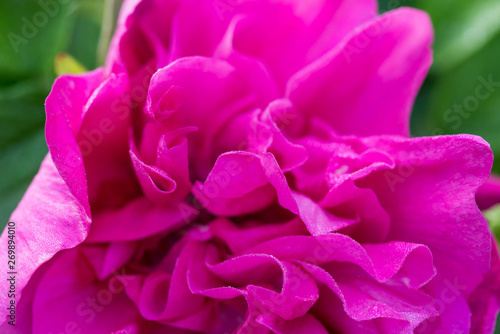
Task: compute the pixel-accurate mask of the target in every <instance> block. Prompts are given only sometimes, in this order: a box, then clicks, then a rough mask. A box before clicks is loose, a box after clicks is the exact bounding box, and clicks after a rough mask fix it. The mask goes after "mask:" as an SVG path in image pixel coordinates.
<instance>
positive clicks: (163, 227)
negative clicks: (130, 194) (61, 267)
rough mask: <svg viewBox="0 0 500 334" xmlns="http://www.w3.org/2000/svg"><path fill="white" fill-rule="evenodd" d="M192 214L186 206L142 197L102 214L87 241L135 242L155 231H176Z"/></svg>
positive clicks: (97, 216)
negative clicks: (155, 202)
mask: <svg viewBox="0 0 500 334" xmlns="http://www.w3.org/2000/svg"><path fill="white" fill-rule="evenodd" d="M195 214H196V210H195V209H194V208H193V207H191V206H190V205H189V204H187V203H180V204H179V205H175V204H172V205H163V206H158V205H155V204H154V203H152V202H151V201H149V200H147V199H146V198H144V197H140V198H137V199H135V200H132V201H130V202H129V203H128V204H127V205H126V206H125V207H123V208H120V209H115V210H108V211H103V212H101V213H99V214H97V215H96V216H95V218H94V221H93V222H92V228H91V229H90V232H89V236H88V238H87V241H88V242H110V241H131V240H139V239H142V238H145V237H148V236H151V235H154V234H156V233H159V232H166V231H168V230H174V229H177V228H179V227H181V226H183V225H185V224H186V223H187V222H189V219H190V218H191V217H192V216H193V215H195Z"/></svg>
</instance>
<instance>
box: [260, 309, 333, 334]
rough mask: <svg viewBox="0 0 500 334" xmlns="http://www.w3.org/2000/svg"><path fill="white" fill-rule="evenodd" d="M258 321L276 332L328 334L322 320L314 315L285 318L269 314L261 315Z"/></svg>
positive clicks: (282, 333) (283, 333)
mask: <svg viewBox="0 0 500 334" xmlns="http://www.w3.org/2000/svg"><path fill="white" fill-rule="evenodd" d="M257 322H259V323H261V324H262V325H264V326H266V327H268V328H269V329H271V330H273V332H274V333H276V334H303V333H310V334H328V331H327V330H326V329H325V327H323V325H322V324H321V322H320V321H318V319H316V317H314V315H311V314H306V315H304V316H303V317H300V318H297V319H294V320H291V321H290V320H289V321H286V320H283V319H281V318H280V317H277V316H272V315H269V314H264V315H261V316H260V317H258V318H257Z"/></svg>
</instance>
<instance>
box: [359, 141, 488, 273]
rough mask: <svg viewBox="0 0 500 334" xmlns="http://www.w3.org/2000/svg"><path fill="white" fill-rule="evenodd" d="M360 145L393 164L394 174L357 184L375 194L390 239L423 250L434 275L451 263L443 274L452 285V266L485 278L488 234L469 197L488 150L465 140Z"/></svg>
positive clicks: (484, 174) (482, 175)
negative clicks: (426, 249) (382, 154)
mask: <svg viewBox="0 0 500 334" xmlns="http://www.w3.org/2000/svg"><path fill="white" fill-rule="evenodd" d="M365 143H371V144H370V145H373V146H374V147H378V148H379V149H383V150H386V151H387V152H388V153H389V154H390V155H391V156H392V157H393V159H394V161H395V165H396V167H395V169H394V170H393V171H379V172H376V173H374V174H372V175H370V176H368V177H366V179H364V180H358V182H357V184H358V186H360V187H363V188H371V189H373V190H374V191H375V193H376V194H377V197H378V199H379V201H380V203H381V204H382V206H383V207H384V209H385V210H386V211H387V213H388V214H389V216H390V217H391V231H390V233H389V239H390V240H401V241H410V242H414V243H421V244H424V245H426V246H427V247H429V249H430V250H431V251H432V254H433V256H434V260H435V262H436V267H437V268H438V271H440V266H441V265H445V264H446V263H448V264H451V263H453V265H451V267H444V268H446V269H444V270H442V274H445V275H447V276H449V278H450V279H452V280H453V279H455V278H456V277H457V275H460V276H462V274H458V273H456V272H454V271H455V269H453V270H452V269H451V268H452V267H453V266H455V268H464V269H465V270H466V271H467V272H469V273H475V274H479V275H480V274H482V273H486V272H487V271H488V269H489V261H490V260H489V259H490V250H491V239H490V231H489V228H488V224H487V222H486V219H485V218H484V217H483V215H482V214H481V212H480V211H479V209H478V208H477V205H476V201H475V198H474V195H475V192H476V189H477V188H478V187H479V186H480V185H482V184H483V183H484V182H485V180H486V179H487V178H488V176H489V172H490V169H491V165H492V153H491V149H490V147H489V145H488V144H487V143H486V142H485V141H484V140H482V139H481V138H479V137H474V136H467V135H458V136H443V137H430V138H418V139H403V138H399V137H398V138H391V137H385V138H384V137H381V138H375V137H373V138H367V139H366V140H365ZM422 222H425V224H424V223H422ZM441 263H442V264H441Z"/></svg>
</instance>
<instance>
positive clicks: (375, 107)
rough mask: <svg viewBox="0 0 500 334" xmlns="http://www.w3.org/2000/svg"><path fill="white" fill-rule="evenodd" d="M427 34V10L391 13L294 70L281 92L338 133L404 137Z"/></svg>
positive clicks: (425, 58) (426, 62)
mask: <svg viewBox="0 0 500 334" xmlns="http://www.w3.org/2000/svg"><path fill="white" fill-rule="evenodd" d="M432 38H433V37H432V26H431V22H430V20H429V17H428V16H427V14H425V13H423V12H420V11H417V10H414V9H409V8H401V9H397V10H394V11H391V12H389V13H386V14H384V15H382V16H380V17H377V18H376V19H374V20H372V21H371V22H369V23H367V24H366V25H364V26H363V28H362V29H359V30H357V31H355V33H354V34H352V35H351V36H350V37H349V38H348V40H347V41H346V43H345V44H343V45H340V46H338V47H336V48H335V49H333V50H332V51H331V52H329V53H328V54H326V55H325V56H323V57H322V58H320V59H319V60H317V61H316V62H314V63H312V64H311V65H310V66H308V67H306V68H305V69H303V70H301V71H300V72H298V73H297V74H296V75H295V76H294V77H292V78H291V79H290V82H289V83H288V87H287V96H289V98H290V99H291V100H292V102H293V103H294V104H295V105H296V107H297V109H299V110H300V111H302V112H304V113H305V114H311V115H315V116H318V117H320V118H322V119H325V120H327V121H328V122H329V123H330V124H331V125H332V126H333V127H334V128H335V129H336V130H337V131H339V132H340V133H341V134H358V135H374V134H399V135H404V136H408V134H409V116H410V111H411V108H412V104H413V100H414V99H415V96H416V94H417V91H418V89H419V87H420V85H421V83H422V81H423V79H424V76H425V74H426V72H427V70H428V68H429V66H430V64H431V51H430V44H431V42H432ZM381 101H382V102H381Z"/></svg>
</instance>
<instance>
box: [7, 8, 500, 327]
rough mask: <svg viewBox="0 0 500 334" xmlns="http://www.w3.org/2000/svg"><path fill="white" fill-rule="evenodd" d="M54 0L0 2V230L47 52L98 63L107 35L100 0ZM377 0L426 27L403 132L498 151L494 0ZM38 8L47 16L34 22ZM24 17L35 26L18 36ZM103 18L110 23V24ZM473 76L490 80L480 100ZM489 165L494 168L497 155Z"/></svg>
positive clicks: (21, 179) (30, 162) (28, 139)
mask: <svg viewBox="0 0 500 334" xmlns="http://www.w3.org/2000/svg"><path fill="white" fill-rule="evenodd" d="M55 1H56V4H57V8H55V7H52V8H48V7H43V6H42V5H41V4H40V2H39V1H36V0H0V229H1V228H3V225H5V223H7V221H8V218H9V216H10V214H11V212H12V210H13V209H14V208H15V206H16V203H17V202H18V201H19V200H20V199H21V197H22V195H23V193H24V191H25V190H26V188H27V186H28V185H29V183H30V181H31V179H32V178H33V176H34V175H35V173H36V171H37V170H38V168H39V165H40V162H41V161H42V159H43V157H44V156H45V154H46V153H47V147H46V144H45V140H44V132H43V128H44V122H45V113H44V100H45V98H46V97H47V95H48V93H49V92H50V88H51V86H52V83H53V81H54V78H55V73H54V59H55V57H56V55H58V54H59V53H61V52H66V53H68V54H70V55H72V56H73V57H74V58H76V59H77V60H78V61H79V62H80V63H81V64H83V65H84V66H85V67H86V68H87V69H93V68H96V67H97V66H99V65H100V64H101V63H102V61H99V60H98V59H101V60H102V58H103V57H102V51H103V50H102V45H103V42H104V45H105V44H106V42H107V40H108V37H107V34H102V33H101V28H102V26H103V25H102V22H103V16H104V17H107V18H108V17H110V16H109V15H108V14H109V13H110V12H112V11H110V10H107V11H106V10H104V7H105V6H106V5H105V3H108V5H107V6H109V2H110V1H109V0H108V1H100V0H69V1H68V0H55ZM43 2H44V3H47V2H46V1H43ZM112 2H113V1H112ZM114 2H117V1H114ZM379 3H380V10H381V12H385V11H387V10H391V9H395V8H397V7H400V6H412V7H417V8H420V9H423V10H425V11H427V12H428V13H429V14H430V16H431V18H432V21H433V23H434V27H435V31H436V40H435V44H434V50H435V57H434V58H435V61H434V65H433V66H432V68H431V71H430V73H429V75H428V77H427V79H426V81H425V84H424V86H423V88H422V90H421V92H420V94H419V97H418V99H417V103H416V104H415V107H414V112H413V116H412V134H413V135H414V136H425V135H436V134H454V133H472V134H476V135H480V136H482V137H483V138H485V139H486V140H487V141H488V142H489V143H490V144H491V146H492V149H493V151H494V153H495V155H496V156H499V157H500V1H498V0H475V1H470V0H467V1H466V0H439V1H436V0H380V1H379ZM108 8H111V7H108ZM40 11H44V12H45V13H47V14H50V15H46V17H47V16H49V18H48V19H47V20H43V16H40V15H39V14H38V16H37V17H36V18H35V16H36V15H37V13H39V12H40ZM103 13H106V14H103ZM34 20H36V21H34ZM26 21H28V22H31V23H37V25H33V28H34V29H31V30H28V31H25V33H26V32H28V34H24V35H23V31H22V29H23V26H25V25H26ZM104 21H105V22H108V23H106V24H105V25H104V26H105V27H106V28H107V29H109V22H111V21H112V20H109V19H108V20H104ZM28 35H29V37H27V38H25V37H23V36H28ZM16 36H17V37H16ZM19 38H21V39H19ZM99 41H100V42H99ZM13 43H14V45H15V47H13ZM98 45H101V49H100V55H101V56H100V57H99V56H97V54H98V53H99V52H98ZM16 49H17V50H16ZM16 51H17V52H16ZM482 79H485V80H486V81H488V80H492V81H493V82H498V83H499V85H498V86H497V87H491V91H490V92H489V93H490V94H489V96H488V97H487V98H484V97H482V98H481V99H479V98H478V97H477V93H476V89H477V87H478V86H480V85H483V84H482ZM483 86H484V85H483ZM483 91H484V89H483ZM461 106H462V107H461ZM460 108H462V110H461V111H460ZM493 169H494V171H496V172H497V173H500V159H496V161H495V164H494V168H493ZM496 333H500V328H498V326H497V331H496Z"/></svg>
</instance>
